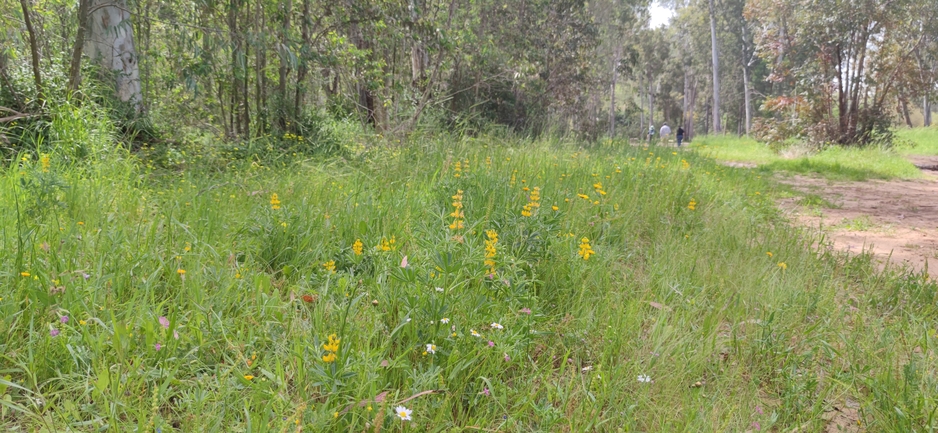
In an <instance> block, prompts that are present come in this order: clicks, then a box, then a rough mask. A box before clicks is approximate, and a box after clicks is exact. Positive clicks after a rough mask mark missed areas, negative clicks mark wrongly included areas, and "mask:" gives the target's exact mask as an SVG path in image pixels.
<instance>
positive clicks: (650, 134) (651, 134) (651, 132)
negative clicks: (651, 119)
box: [648, 123, 655, 144]
mask: <svg viewBox="0 0 938 433" xmlns="http://www.w3.org/2000/svg"><path fill="white" fill-rule="evenodd" d="M654 138H655V125H653V124H650V123H649V124H648V144H652V143H653V142H654V141H653V140H654Z"/></svg>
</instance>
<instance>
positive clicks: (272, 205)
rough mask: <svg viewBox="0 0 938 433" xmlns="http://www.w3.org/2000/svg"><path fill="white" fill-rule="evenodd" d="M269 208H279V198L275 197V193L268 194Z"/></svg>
mask: <svg viewBox="0 0 938 433" xmlns="http://www.w3.org/2000/svg"><path fill="white" fill-rule="evenodd" d="M270 208H271V209H273V210H278V209H280V198H279V197H277V193H273V195H271V196H270Z"/></svg>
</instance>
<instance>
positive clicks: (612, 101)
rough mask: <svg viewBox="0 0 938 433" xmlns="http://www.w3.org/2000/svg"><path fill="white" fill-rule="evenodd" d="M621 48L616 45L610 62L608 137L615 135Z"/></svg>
mask: <svg viewBox="0 0 938 433" xmlns="http://www.w3.org/2000/svg"><path fill="white" fill-rule="evenodd" d="M621 51H622V46H620V45H619V44H618V43H617V44H616V55H615V58H613V60H612V83H611V84H610V86H609V136H610V137H615V135H616V81H617V79H618V78H619V56H620V53H621Z"/></svg>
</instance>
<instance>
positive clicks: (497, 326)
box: [492, 322, 505, 329]
mask: <svg viewBox="0 0 938 433" xmlns="http://www.w3.org/2000/svg"><path fill="white" fill-rule="evenodd" d="M492 329H505V327H504V326H502V325H500V324H498V323H496V322H492Z"/></svg>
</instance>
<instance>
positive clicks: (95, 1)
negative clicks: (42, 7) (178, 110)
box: [85, 0, 143, 113]
mask: <svg viewBox="0 0 938 433" xmlns="http://www.w3.org/2000/svg"><path fill="white" fill-rule="evenodd" d="M88 18H89V21H90V26H89V28H88V30H90V32H91V34H90V37H89V38H88V40H87V41H86V45H85V51H86V52H87V53H88V55H89V57H91V58H92V59H95V60H96V61H97V62H98V63H100V65H101V67H102V70H103V71H104V72H105V73H111V74H113V79H114V93H115V94H116V95H117V98H118V99H120V100H121V102H126V103H128V104H130V105H131V106H132V107H133V108H134V111H135V112H138V113H139V112H140V111H141V110H142V109H143V96H142V94H141V91H140V69H139V65H138V64H137V51H136V49H135V48H134V32H133V27H132V26H131V25H130V18H131V17H130V9H128V8H127V1H126V0H92V1H91V7H90V9H89V10H88Z"/></svg>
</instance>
